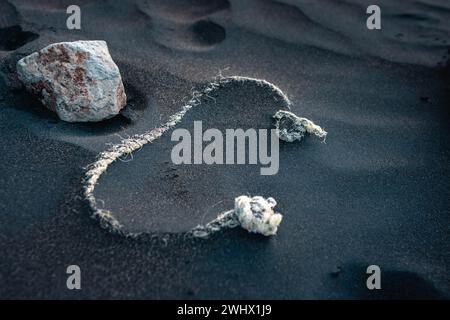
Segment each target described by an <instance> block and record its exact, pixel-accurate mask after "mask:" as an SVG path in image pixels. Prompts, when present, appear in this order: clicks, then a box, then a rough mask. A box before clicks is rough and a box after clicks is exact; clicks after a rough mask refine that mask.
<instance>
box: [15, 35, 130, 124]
mask: <svg viewBox="0 0 450 320" xmlns="http://www.w3.org/2000/svg"><path fill="white" fill-rule="evenodd" d="M17 74H18V77H19V79H20V80H21V81H22V83H23V84H24V85H25V87H26V89H27V90H28V91H29V92H31V93H33V94H35V95H37V96H38V97H39V99H40V100H41V102H42V103H43V104H44V105H45V106H46V107H47V108H49V109H50V110H52V111H55V112H56V113H57V114H58V116H59V117H60V118H61V119H62V120H64V121H68V122H87V121H100V120H104V119H108V118H111V117H113V116H115V115H116V114H118V113H119V111H120V110H121V109H122V108H123V107H124V106H125V105H126V100H127V97H126V95H125V90H124V87H123V83H122V77H121V76H120V72H119V68H118V67H117V65H116V64H115V63H114V61H113V60H112V58H111V56H110V54H109V51H108V46H107V44H106V42H105V41H75V42H61V43H55V44H51V45H49V46H47V47H45V48H44V49H42V50H40V51H38V52H35V53H33V54H31V55H29V56H27V57H25V58H23V59H21V60H20V61H19V62H18V63H17Z"/></svg>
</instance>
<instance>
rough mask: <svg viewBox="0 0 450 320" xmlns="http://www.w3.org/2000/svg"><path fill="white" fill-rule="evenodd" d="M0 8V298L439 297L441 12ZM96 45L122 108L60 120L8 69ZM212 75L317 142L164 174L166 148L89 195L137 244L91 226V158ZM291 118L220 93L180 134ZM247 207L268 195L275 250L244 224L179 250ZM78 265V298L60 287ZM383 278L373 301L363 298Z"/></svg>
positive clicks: (446, 140)
mask: <svg viewBox="0 0 450 320" xmlns="http://www.w3.org/2000/svg"><path fill="white" fill-rule="evenodd" d="M70 4H72V1H65V0H44V1H26V0H22V1H20V0H9V1H5V0H0V133H1V137H2V138H1V143H0V150H1V151H2V152H1V155H2V157H1V160H0V257H1V258H0V298H1V299H14V298H20V299H33V298H34V299H35V298H38V299H41V298H42V299H47V298H56V299H83V298H89V299H94V298H108V299H109V298H138V299H144V298H145V299H147V298H151V299H170V298H175V299H223V298H224V299H311V298H318V299H408V298H412V299H415V298H426V299H434V298H438V299H442V298H447V299H448V298H449V296H450V277H449V272H450V271H449V265H450V254H449V245H450V233H449V222H450V221H449V219H450V214H449V213H450V212H449V209H450V179H449V178H450V173H449V160H450V159H449V158H450V135H449V133H450V130H449V129H450V126H449V120H450V117H449V115H450V113H449V108H450V81H449V80H450V64H449V53H450V4H449V3H448V1H444V0H420V1H395V2H394V1H387V0H383V1H378V5H379V6H380V7H381V8H382V29H381V30H372V31H370V30H367V28H366V18H367V15H366V13H365V10H366V8H367V6H368V5H369V4H371V3H370V1H364V0H360V1H358V0H347V1H331V0H321V1H311V2H308V1H294V0H283V1H271V0H258V1H257V0H252V1H231V0H230V1H228V0H214V1H201V0H185V1H182V0H174V1H162V0H159V1H145V0H142V1H139V0H136V1H131V0H130V1H94V0H83V1H78V4H79V5H80V7H81V9H82V29H81V30H68V29H67V28H66V19H67V14H66V8H67V6H68V5H70ZM75 40H105V41H106V42H107V43H108V47H109V50H110V53H111V56H112V57H113V59H114V61H115V62H116V63H117V65H118V67H119V69H120V71H121V74H122V78H123V82H124V85H125V90H126V93H127V96H128V104H127V106H126V107H125V109H124V110H123V111H122V112H121V114H119V115H117V116H116V117H114V118H113V119H110V120H106V121H102V122H100V123H87V124H86V123H85V124H83V123H78V124H74V123H67V122H63V121H61V120H59V119H58V117H57V116H56V115H55V114H54V113H52V112H50V111H48V110H47V109H45V107H43V106H42V105H41V104H40V103H39V102H38V101H37V100H36V99H35V98H34V97H32V96H30V95H29V94H27V93H26V92H25V91H24V89H23V88H22V86H21V84H20V82H19V81H18V79H17V75H16V70H15V66H16V63H17V61H18V60H19V59H20V58H22V57H24V56H26V55H28V54H30V53H32V52H34V51H37V50H40V49H41V48H43V47H45V46H47V45H49V44H51V43H55V42H62V41H75ZM219 73H221V74H223V75H224V76H235V75H238V76H247V77H252V78H257V79H265V80H267V81H269V82H271V83H273V84H275V85H276V86H278V87H279V88H280V89H281V90H283V92H284V93H285V94H286V95H287V96H288V97H289V99H290V100H291V101H292V107H291V109H292V111H293V112H295V113H296V114H298V115H300V116H304V117H306V118H308V119H311V120H313V121H314V122H315V123H317V124H319V125H321V126H323V127H324V128H325V129H326V130H327V132H328V133H329V134H328V137H327V139H326V143H322V141H321V140H320V139H317V138H315V137H307V138H306V139H304V140H303V141H301V142H296V143H291V144H290V143H284V142H282V143H281V145H280V170H279V173H278V174H277V175H274V176H261V175H259V166H254V165H235V166H219V165H217V166H208V165H181V166H175V165H173V164H172V163H170V148H171V147H172V146H173V143H172V142H171V141H170V135H163V137H162V138H161V139H159V140H157V141H155V142H154V143H152V144H149V145H146V146H144V147H143V148H142V149H141V150H139V151H137V152H135V153H133V159H132V160H131V161H128V162H123V161H117V162H115V163H113V164H112V165H111V166H110V168H108V170H107V172H106V173H105V175H103V176H102V177H101V178H100V180H99V184H98V186H97V188H96V189H95V194H96V197H97V198H98V199H101V200H102V201H103V202H104V207H105V208H107V209H108V210H111V211H112V212H114V213H115V214H117V217H119V218H120V220H121V221H123V222H124V223H125V224H126V225H127V228H128V230H130V231H133V232H144V233H146V234H145V235H144V236H142V237H139V238H137V239H132V238H126V237H123V236H121V235H118V234H115V233H112V232H110V231H109V230H107V229H104V228H101V227H100V223H99V221H98V220H97V219H92V218H91V215H92V210H91V209H90V208H89V206H88V204H87V203H86V201H85V200H84V199H83V190H82V187H83V185H82V179H83V177H84V174H85V172H86V167H87V166H88V165H89V164H90V163H92V162H94V161H95V160H96V157H97V155H98V153H100V152H101V151H104V150H106V149H107V148H108V147H109V145H110V144H113V143H118V142H120V141H121V139H122V138H127V137H130V136H132V135H134V134H140V133H144V132H146V131H148V130H151V129H153V128H156V127H159V126H161V124H163V123H165V122H166V121H167V120H168V119H169V117H170V116H171V115H173V114H174V113H176V112H178V111H180V109H181V107H182V106H183V105H185V104H186V103H187V101H188V100H189V99H190V98H191V96H192V92H193V91H196V90H197V91H198V90H201V89H202V88H204V87H205V86H207V85H208V83H210V82H211V81H213V80H214V78H215V77H216V76H218V74H219ZM283 108H285V105H283V103H282V101H280V100H279V99H277V97H276V96H275V95H274V94H273V92H271V91H270V90H267V88H265V87H263V86H258V85H256V84H254V83H230V84H227V85H224V86H223V87H221V88H219V89H217V90H216V91H215V92H214V94H213V95H212V97H211V98H208V97H203V98H202V99H201V104H199V105H198V106H196V107H194V108H193V109H192V110H190V111H188V113H187V114H186V116H185V117H184V118H183V120H182V121H181V122H180V123H179V124H178V125H179V126H180V127H184V128H190V127H191V126H192V123H193V121H195V120H202V121H203V122H204V125H205V126H206V125H208V126H211V127H214V128H219V129H226V128H238V127H241V128H244V129H245V128H250V127H254V126H256V127H258V128H269V127H271V126H272V123H271V121H270V117H269V115H271V114H273V113H274V112H275V111H277V110H279V109H283ZM242 194H251V195H263V196H266V197H268V196H273V197H274V198H275V199H276V200H277V202H278V205H277V209H278V210H279V211H280V212H281V213H283V215H284V219H283V222H282V224H281V226H280V229H279V232H278V234H277V235H276V236H274V237H270V238H267V237H263V236H260V235H255V234H250V233H248V232H247V231H245V230H242V229H240V228H237V229H233V230H224V231H222V232H219V233H217V234H215V235H213V236H212V237H210V238H209V239H192V238H188V237H185V232H186V231H188V230H190V229H191V228H193V227H195V226H196V225H198V224H199V223H205V222H207V221H210V220H211V219H213V218H214V217H215V216H216V215H217V214H218V213H220V212H223V211H224V210H228V209H230V208H232V207H233V199H234V198H235V197H237V196H239V195H242ZM72 264H76V265H79V266H80V268H81V270H82V290H74V291H71V290H68V289H67V287H66V279H67V274H66V267H67V266H68V265H72ZM373 264H374V265H379V266H380V267H381V269H382V285H383V290H374V291H369V290H367V288H366V282H365V280H366V278H367V275H366V268H367V266H369V265H373Z"/></svg>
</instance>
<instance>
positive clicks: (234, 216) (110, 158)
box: [83, 75, 326, 237]
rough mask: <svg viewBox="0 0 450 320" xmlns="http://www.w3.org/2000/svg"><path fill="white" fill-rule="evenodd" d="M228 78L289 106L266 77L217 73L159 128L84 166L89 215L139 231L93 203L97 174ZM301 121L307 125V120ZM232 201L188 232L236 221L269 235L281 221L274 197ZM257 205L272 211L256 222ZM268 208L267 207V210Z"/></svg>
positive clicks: (153, 137)
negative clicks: (258, 88)
mask: <svg viewBox="0 0 450 320" xmlns="http://www.w3.org/2000/svg"><path fill="white" fill-rule="evenodd" d="M230 82H252V83H256V84H258V85H260V86H264V87H267V88H269V89H270V90H271V91H272V92H273V93H274V94H276V95H277V96H279V97H280V98H281V99H282V100H283V101H284V102H285V104H286V106H287V107H288V108H289V107H290V106H291V101H290V100H289V98H288V97H287V96H286V95H285V94H284V93H283V92H282V91H281V90H280V89H279V88H278V87H277V86H275V85H273V84H272V83H270V82H268V81H266V80H261V79H254V78H248V77H240V76H232V77H222V76H221V75H219V76H218V77H217V78H215V80H214V81H213V82H211V83H209V84H208V85H207V86H206V88H205V89H204V90H203V91H201V92H198V91H194V92H193V93H192V98H191V99H190V100H189V102H188V103H187V104H186V105H184V106H183V107H182V109H181V111H179V112H177V113H175V114H174V115H172V116H171V117H170V118H169V120H168V122H167V123H165V124H163V125H162V126H161V127H159V128H155V129H153V130H151V131H148V132H146V133H143V134H137V135H134V136H133V137H131V138H128V139H123V140H122V141H121V142H120V143H118V144H116V145H113V146H111V147H110V148H109V149H108V150H106V151H103V152H101V153H100V154H99V155H98V157H97V160H96V161H95V162H94V163H92V164H90V165H89V166H88V167H87V172H86V174H85V177H84V179H83V185H84V186H83V190H84V196H85V198H86V200H87V201H88V204H89V206H90V208H91V209H92V211H93V216H94V217H97V218H99V219H100V223H101V225H102V227H104V228H108V229H110V230H112V231H114V232H117V233H119V234H122V235H124V236H131V237H135V236H138V235H139V234H140V233H129V232H126V231H124V230H123V225H122V224H121V223H120V222H119V221H118V220H117V218H115V217H114V216H113V214H112V212H111V211H109V210H106V209H102V208H99V207H98V205H97V199H96V198H95V195H94V190H95V186H96V184H97V183H98V180H99V179H100V177H101V175H102V174H103V173H104V172H105V171H106V170H107V169H108V166H109V165H110V164H111V163H113V162H114V161H116V160H118V159H121V158H122V157H124V156H125V157H126V156H128V155H131V153H132V152H133V151H135V150H138V149H141V148H142V147H143V146H144V145H146V144H148V143H150V142H152V141H154V140H156V139H158V138H160V137H161V136H162V135H163V134H164V133H165V132H166V131H168V130H169V129H171V128H173V127H174V126H175V125H176V124H177V123H178V122H180V121H181V119H182V118H183V116H184V115H185V114H186V112H187V111H188V110H189V109H191V108H192V107H195V106H197V105H199V104H200V99H201V98H202V97H203V96H209V94H210V93H212V92H214V91H215V90H217V89H218V88H220V87H221V86H222V85H224V84H227V83H230ZM277 114H278V112H277ZM302 119H304V118H302ZM306 120H307V119H306ZM308 121H309V120H308ZM311 123H312V122H311ZM305 124H306V125H307V123H305ZM300 127H301V126H300ZM317 127H318V126H317ZM318 128H320V127H318ZM305 130H306V131H307V132H311V133H313V134H316V135H319V136H320V134H317V132H320V131H317V132H315V131H311V130H308V129H305ZM325 134H326V133H325ZM280 138H281V136H280ZM238 199H239V201H238ZM270 199H271V200H270ZM263 200H264V201H263ZM235 201H236V203H239V204H236V205H235V206H236V208H237V209H236V208H235V210H231V211H228V212H225V213H223V214H221V215H219V216H218V218H216V219H215V220H213V221H211V222H210V223H208V224H206V225H205V226H204V227H202V226H198V227H196V228H195V229H194V230H193V231H192V232H191V233H192V234H193V235H194V236H197V237H206V236H207V235H209V234H211V233H212V232H215V231H218V230H220V229H222V228H224V227H228V228H230V227H236V226H237V225H241V226H242V227H243V228H244V229H247V230H249V231H251V232H258V233H262V234H265V235H271V234H275V233H276V230H277V227H278V225H279V223H280V222H281V217H282V216H281V215H280V214H275V213H273V210H272V208H273V207H274V206H275V205H273V206H272V204H274V203H275V200H273V199H272V198H268V199H264V198H262V197H254V198H248V197H246V196H241V197H238V198H236V200H235ZM249 205H250V208H251V210H250V211H249V210H248V208H249V207H248V206H249ZM257 206H259V207H261V208H265V210H267V212H270V210H272V214H271V215H270V217H268V216H266V215H265V214H263V216H262V217H263V219H260V220H261V221H264V223H260V224H258V223H257V222H258V221H256V220H255V219H256V218H255V217H257V216H258V217H259V216H260V214H255V212H258V211H257V210H256V209H257ZM239 208H240V209H239ZM244 208H245V209H244ZM269 208H270V210H268V209H269ZM253 209H255V210H256V211H254V210H253ZM237 212H238V213H237ZM273 215H275V218H271V217H273ZM245 217H246V218H245ZM269 221H272V222H269Z"/></svg>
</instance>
